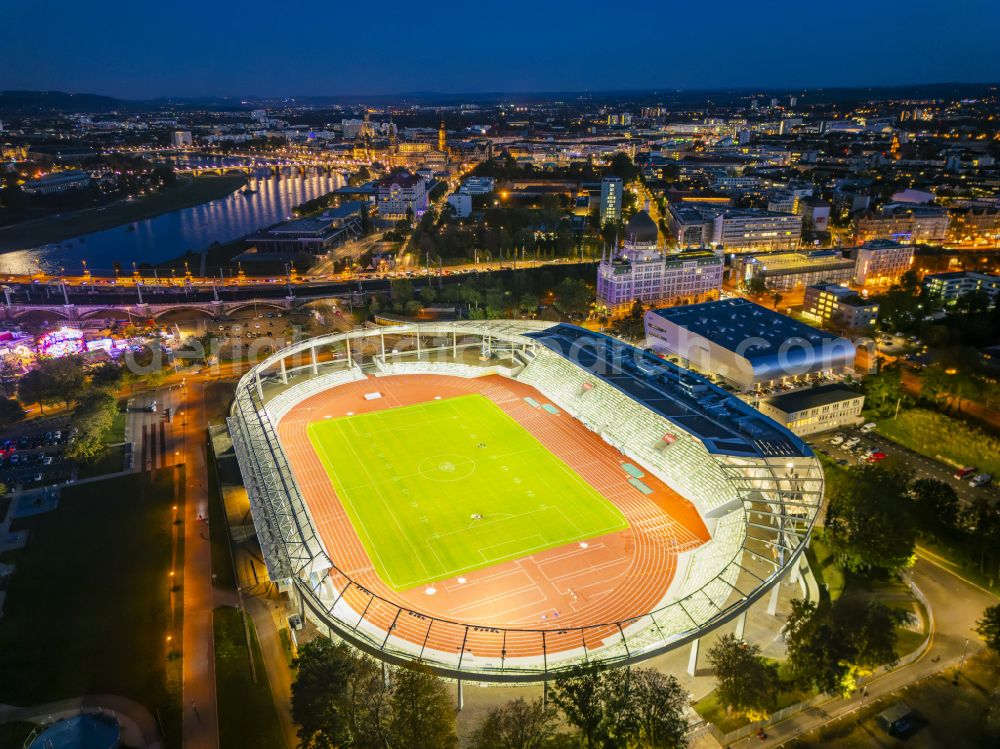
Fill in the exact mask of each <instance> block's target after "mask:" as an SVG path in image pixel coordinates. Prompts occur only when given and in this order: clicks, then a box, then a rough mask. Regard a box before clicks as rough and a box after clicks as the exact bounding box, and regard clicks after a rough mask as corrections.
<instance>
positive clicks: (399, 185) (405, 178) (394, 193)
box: [376, 169, 427, 221]
mask: <svg viewBox="0 0 1000 749" xmlns="http://www.w3.org/2000/svg"><path fill="white" fill-rule="evenodd" d="M376 208H377V210H378V217H379V219H380V220H382V221H402V220H405V219H411V220H412V219H414V218H419V217H420V216H422V215H423V213H424V211H426V210H427V183H426V182H425V181H424V180H423V179H421V178H420V177H418V176H416V175H415V174H411V173H410V172H408V171H406V170H405V169H404V170H400V171H397V172H393V173H392V174H390V175H388V176H386V177H382V179H380V180H379V181H378V195H377V197H376Z"/></svg>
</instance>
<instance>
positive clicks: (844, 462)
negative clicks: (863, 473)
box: [837, 458, 847, 466]
mask: <svg viewBox="0 0 1000 749" xmlns="http://www.w3.org/2000/svg"><path fill="white" fill-rule="evenodd" d="M837 465H838V466H846V465H847V458H841V459H840V460H838V461H837Z"/></svg>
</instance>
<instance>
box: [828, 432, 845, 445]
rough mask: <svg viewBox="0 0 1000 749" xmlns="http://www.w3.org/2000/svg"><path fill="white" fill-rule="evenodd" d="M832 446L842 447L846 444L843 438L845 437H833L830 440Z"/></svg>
mask: <svg viewBox="0 0 1000 749" xmlns="http://www.w3.org/2000/svg"><path fill="white" fill-rule="evenodd" d="M830 444H831V445H842V444H844V437H843V435H840V434H838V435H836V436H834V437H831V438H830Z"/></svg>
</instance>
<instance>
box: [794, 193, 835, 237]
mask: <svg viewBox="0 0 1000 749" xmlns="http://www.w3.org/2000/svg"><path fill="white" fill-rule="evenodd" d="M795 213H797V214H798V215H800V216H802V228H803V229H805V230H806V231H810V232H814V233H821V232H825V231H829V229H830V204H829V203H827V202H826V201H825V200H820V199H819V198H812V197H803V198H801V199H799V201H798V204H797V205H796V206H795Z"/></svg>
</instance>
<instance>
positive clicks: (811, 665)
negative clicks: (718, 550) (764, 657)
mask: <svg viewBox="0 0 1000 749" xmlns="http://www.w3.org/2000/svg"><path fill="white" fill-rule="evenodd" d="M909 619H910V614H909V613H908V612H906V611H897V610H894V609H890V608H889V607H888V606H885V605H884V604H882V603H881V602H879V601H872V600H865V599H864V598H859V597H857V596H843V597H841V598H838V599H837V600H836V601H834V602H832V603H830V602H824V603H821V604H820V605H818V606H817V605H816V604H813V603H809V602H807V601H797V600H796V601H792V612H791V614H790V615H789V617H788V621H787V623H786V624H785V627H784V629H783V630H782V633H783V634H784V637H785V644H786V646H787V648H788V662H789V665H790V666H791V667H792V671H793V673H794V674H795V677H796V679H797V680H798V681H799V682H800V683H801V684H803V685H806V686H813V687H816V688H817V689H819V690H820V691H822V692H826V693H827V694H840V695H846V694H849V693H850V692H851V691H853V689H854V687H855V683H856V680H857V676H858V675H859V674H866V673H871V672H872V671H873V670H874V669H875V668H876V667H878V666H881V665H884V664H891V663H895V661H896V642H897V639H898V638H897V627H899V625H901V624H904V623H905V622H907V621H909Z"/></svg>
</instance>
